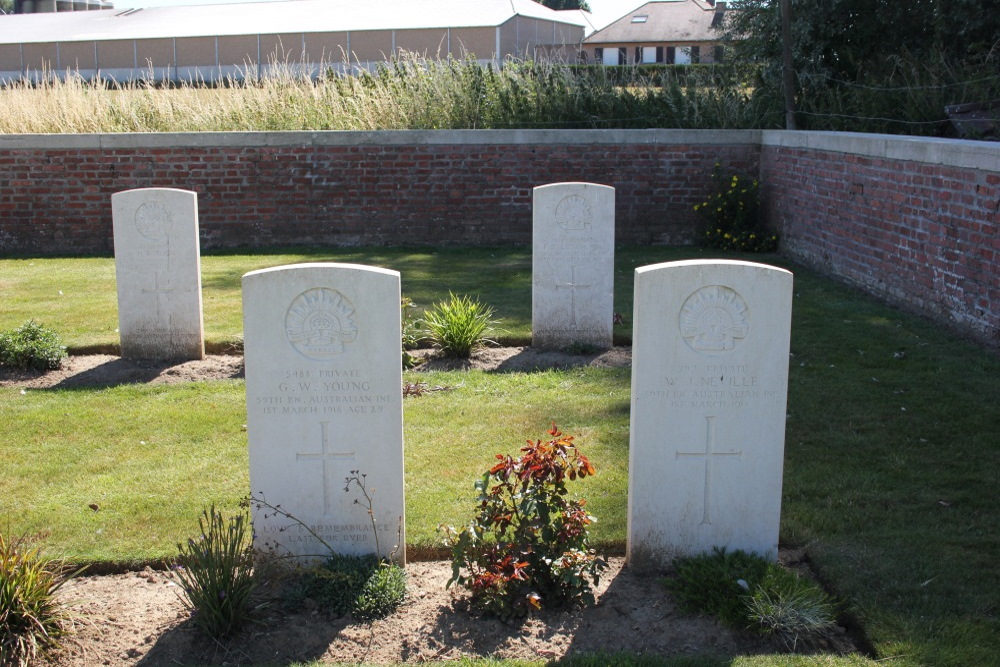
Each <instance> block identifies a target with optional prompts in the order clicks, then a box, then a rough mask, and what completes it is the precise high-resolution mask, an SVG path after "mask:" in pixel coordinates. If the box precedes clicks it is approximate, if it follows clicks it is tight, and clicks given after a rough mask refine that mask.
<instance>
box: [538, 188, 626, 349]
mask: <svg viewBox="0 0 1000 667" xmlns="http://www.w3.org/2000/svg"><path fill="white" fill-rule="evenodd" d="M532 283H533V287H532V290H531V344H532V345H533V346H535V347H566V346H568V345H572V344H574V343H580V344H585V345H592V346H595V347H598V348H609V347H611V346H612V344H613V343H612V331H611V330H612V326H613V324H614V322H613V320H614V292H615V189H614V188H612V187H609V186H607V185H597V184H595V183H553V184H551V185H542V186H539V187H537V188H535V190H534V199H533V231H532Z"/></svg>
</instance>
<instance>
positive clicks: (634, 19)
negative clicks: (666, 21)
mask: <svg viewBox="0 0 1000 667" xmlns="http://www.w3.org/2000/svg"><path fill="white" fill-rule="evenodd" d="M648 18H649V14H636V15H635V16H633V17H632V23H645V22H646V19H648Z"/></svg>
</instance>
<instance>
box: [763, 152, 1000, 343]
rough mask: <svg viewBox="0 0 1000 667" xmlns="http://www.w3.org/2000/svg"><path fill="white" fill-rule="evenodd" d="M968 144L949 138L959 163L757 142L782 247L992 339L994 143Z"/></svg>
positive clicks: (996, 302)
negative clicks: (969, 156) (963, 155)
mask: <svg viewBox="0 0 1000 667" xmlns="http://www.w3.org/2000/svg"><path fill="white" fill-rule="evenodd" d="M879 141H881V142H882V143H885V142H886V141H887V140H886V138H885V137H882V138H880V140H879ZM888 141H889V142H892V141H893V140H892V139H889V140H888ZM909 141H917V140H909ZM765 143H766V142H765ZM873 143H874V142H873ZM972 143H973V142H953V145H952V146H951V148H955V147H960V145H961V144H970V146H969V149H970V151H973V152H978V153H979V156H978V158H979V159H973V160H970V161H968V162H969V163H970V164H968V165H966V166H962V165H961V164H957V163H961V162H962V160H954V159H949V160H945V159H940V158H941V156H940V155H936V156H935V155H929V156H928V159H907V158H906V156H905V155H904V157H892V158H890V157H884V156H879V155H878V153H887V154H888V153H890V152H892V151H884V150H881V149H879V148H878V146H876V147H875V148H876V149H875V150H872V151H867V152H869V153H872V154H867V155H866V154H864V153H862V154H858V153H852V152H841V151H839V150H823V149H817V148H801V147H796V146H780V145H778V146H773V145H772V146H768V145H765V146H764V149H763V152H762V156H761V183H762V187H763V190H762V193H763V196H764V199H765V208H766V210H767V214H768V218H769V220H770V221H771V223H772V224H773V225H774V226H775V227H777V228H778V229H780V231H781V234H782V241H781V243H782V252H783V253H784V254H786V255H788V256H790V257H793V258H795V259H797V260H800V261H802V262H804V263H805V264H807V265H810V266H812V267H813V268H815V269H817V270H819V271H821V272H823V273H825V274H827V275H833V276H836V277H839V278H841V279H843V280H845V281H847V282H849V283H852V284H855V285H858V286H860V287H862V288H864V289H865V290H867V291H869V292H871V293H873V294H875V295H878V296H880V297H882V298H885V299H886V300H888V301H890V302H892V303H895V304H897V305H900V306H904V307H906V308H909V309H910V310H915V311H919V312H922V313H924V314H926V315H928V316H930V317H932V318H934V319H937V320H938V321H942V322H945V323H948V324H950V325H952V326H954V327H957V328H959V329H962V330H964V331H966V332H967V333H969V334H971V335H973V336H975V337H976V338H978V339H980V340H983V341H985V342H988V343H992V344H994V345H996V344H1000V146H990V145H980V146H978V147H976V146H972V145H971V144H972ZM930 146H931V147H932V148H933V147H935V146H936V145H935V144H931V145H930ZM942 147H943V145H942ZM897 148H901V149H904V150H898V151H896V152H900V153H904V154H905V153H906V151H905V148H906V146H905V145H902V146H897ZM925 152H926V151H925ZM931 152H933V151H931ZM949 152H950V153H953V151H949ZM914 153H915V155H914V156H913V157H919V153H920V151H914ZM946 157H954V155H953V154H952V155H951V156H946ZM991 166H992V168H990V167H991Z"/></svg>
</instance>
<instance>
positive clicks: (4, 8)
mask: <svg viewBox="0 0 1000 667" xmlns="http://www.w3.org/2000/svg"><path fill="white" fill-rule="evenodd" d="M0 12H3V13H4V14H13V13H14V0H0Z"/></svg>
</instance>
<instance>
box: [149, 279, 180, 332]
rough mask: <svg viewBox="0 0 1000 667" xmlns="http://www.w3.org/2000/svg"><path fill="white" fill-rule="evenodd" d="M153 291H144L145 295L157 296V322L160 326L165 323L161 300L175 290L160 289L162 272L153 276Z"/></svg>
mask: <svg viewBox="0 0 1000 667" xmlns="http://www.w3.org/2000/svg"><path fill="white" fill-rule="evenodd" d="M153 280H154V282H153V289H144V290H142V293H143V294H155V295H156V322H157V324H160V323H162V322H163V318H162V313H161V312H160V304H161V301H160V299H161V298H162V297H163V296H164V295H166V294H170V293H172V292H173V291H174V290H173V288H170V289H167V288H166V287H160V272H159V271H157V272H156V273H154V274H153Z"/></svg>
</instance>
